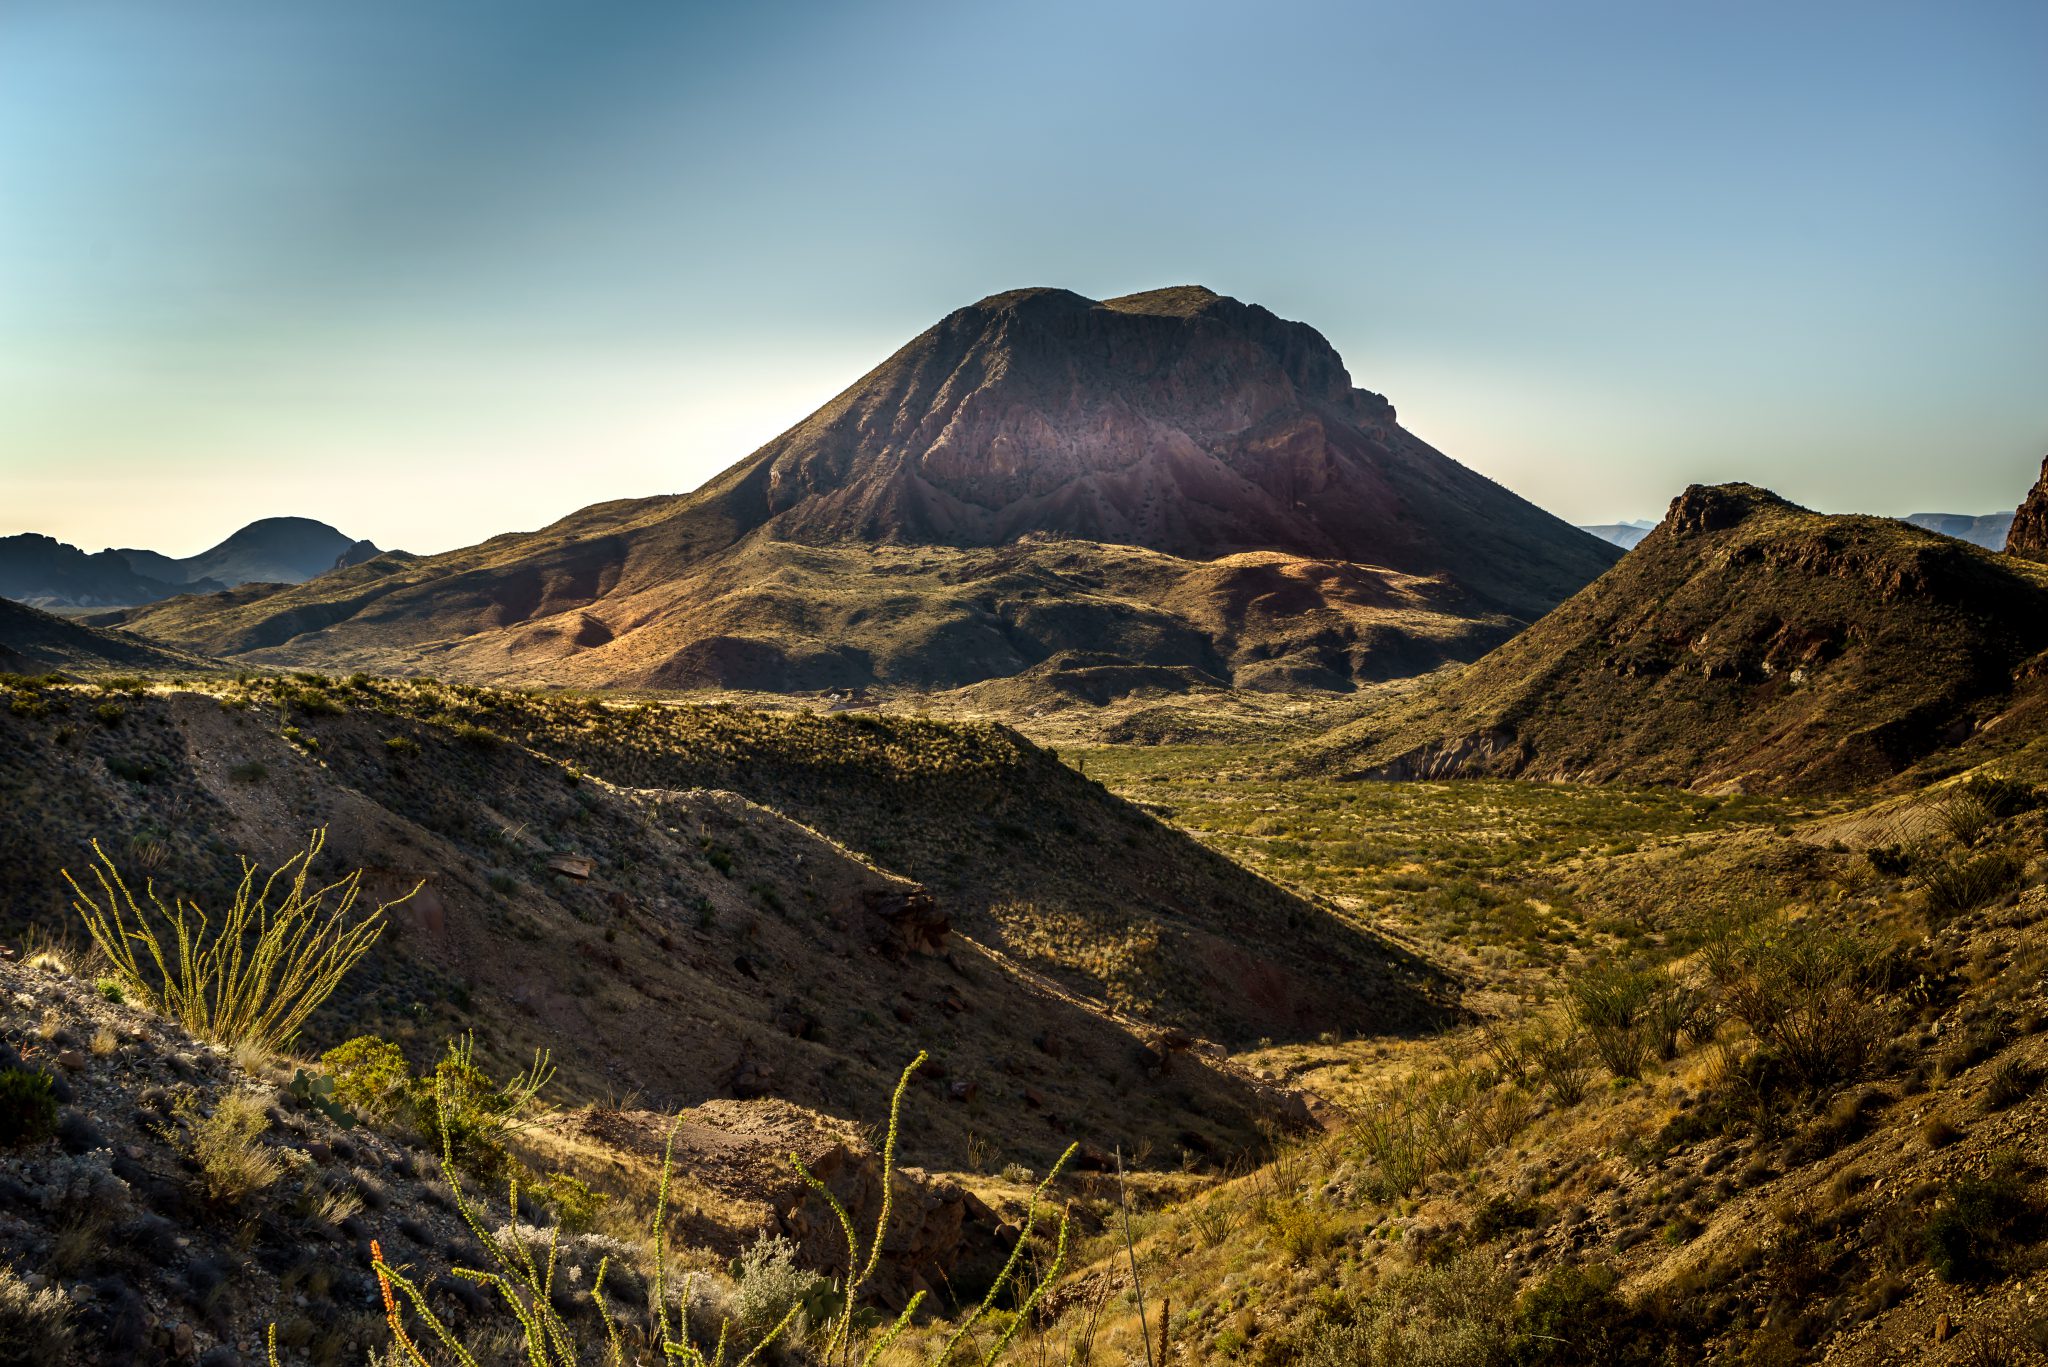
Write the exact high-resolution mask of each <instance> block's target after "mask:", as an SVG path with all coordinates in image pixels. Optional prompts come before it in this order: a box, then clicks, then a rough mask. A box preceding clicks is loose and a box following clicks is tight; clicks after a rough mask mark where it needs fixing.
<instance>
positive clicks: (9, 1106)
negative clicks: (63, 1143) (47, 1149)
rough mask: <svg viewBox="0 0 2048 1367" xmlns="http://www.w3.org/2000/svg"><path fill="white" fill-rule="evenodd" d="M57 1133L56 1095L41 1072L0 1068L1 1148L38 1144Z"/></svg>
mask: <svg viewBox="0 0 2048 1367" xmlns="http://www.w3.org/2000/svg"><path fill="white" fill-rule="evenodd" d="M56 1133H57V1096H56V1092H55V1091H54V1089H53V1086H52V1083H51V1080H50V1075H49V1074H48V1073H45V1072H43V1071H41V1070H40V1069H32V1068H0V1149H18V1148H22V1147H24V1146H26V1145H29V1144H40V1143H42V1142H43V1141H44V1140H46V1139H48V1138H50V1137H51V1136H52V1135H54V1134H56Z"/></svg>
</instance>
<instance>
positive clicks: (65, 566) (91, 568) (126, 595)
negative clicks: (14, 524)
mask: <svg viewBox="0 0 2048 1367" xmlns="http://www.w3.org/2000/svg"><path fill="white" fill-rule="evenodd" d="M220 587H222V585H219V584H215V583H211V582H208V583H206V584H203V585H200V586H198V591H200V592H205V591H208V590H212V589H218V588H220ZM193 591H194V590H193V589H191V588H188V587H187V586H186V582H185V580H184V579H183V578H182V577H170V576H167V575H155V574H152V573H151V572H150V571H148V570H147V569H140V568H138V567H137V566H136V565H135V564H134V563H133V562H132V561H131V560H130V559H129V558H128V557H127V556H126V555H124V554H123V553H122V552H120V551H100V552H99V553H97V554H88V553H86V552H85V551H82V550H80V549H79V548H78V547H76V546H72V545H69V544H67V543H65V542H62V541H58V540H56V539H54V538H52V537H47V536H43V535H40V534H38V533H36V532H22V533H20V534H19V535H17V536H4V537H0V598H8V599H12V600H14V601H15V602H17V603H27V604H29V605H30V606H32V607H40V608H96V607H121V606H124V605H127V604H131V603H151V602H155V601H156V600H158V599H160V598H169V597H171V596H172V595H173V594H179V593H189V592H193Z"/></svg>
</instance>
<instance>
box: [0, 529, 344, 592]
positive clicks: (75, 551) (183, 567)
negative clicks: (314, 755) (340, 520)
mask: <svg viewBox="0 0 2048 1367" xmlns="http://www.w3.org/2000/svg"><path fill="white" fill-rule="evenodd" d="M378 554H380V552H379V551H378V550H377V548H376V546H375V545H373V544H372V543H370V542H368V541H354V540H351V539H350V538H349V537H346V536H344V535H342V534H341V533H340V532H338V531H336V530H335V529H334V528H332V527H330V526H328V525H327V524H326V523H324V522H316V521H314V520H313V519H311V518H305V517H267V518H262V519H259V520H258V521H255V522H252V523H250V524H249V525H248V526H246V527H243V528H242V529H241V530H239V531H237V532H235V533H234V534H233V535H231V536H229V537H228V538H227V539H226V540H225V541H223V542H221V543H220V544H219V545H217V546H214V547H212V548H211V549H209V550H205V551H201V552H200V553H199V554H198V555H192V556H185V557H183V558H179V557H175V556H168V555H163V554H161V553H159V552H157V551H150V550H138V549H132V548H123V549H114V550H104V551H100V552H97V553H95V554H88V553H86V552H85V551H83V550H80V549H79V548H78V547H76V546H72V545H68V544H67V543H65V542H62V541H58V540H55V539H54V538H51V537H47V536H43V535H41V534H39V533H36V532H23V533H21V534H19V535H16V536H8V537H0V598H11V599H14V600H15V601H17V602H23V603H28V604H30V605H31V606H35V607H41V608H46V609H52V608H54V609H67V608H117V607H131V606H135V605H137V604H143V603H154V602H159V601H161V600H163V599H166V598H171V597H175V596H176V595H178V594H181V593H218V592H220V591H222V590H224V589H231V588H237V587H239V586H241V585H243V584H250V583H266V584H300V583H304V582H305V581H306V580H308V579H311V578H313V577H315V576H316V575H321V574H325V573H326V572H328V571H329V570H332V569H336V568H339V567H341V566H344V565H354V564H360V563H362V562H363V561H365V560H368V559H371V558H373V557H375V556H376V555H378Z"/></svg>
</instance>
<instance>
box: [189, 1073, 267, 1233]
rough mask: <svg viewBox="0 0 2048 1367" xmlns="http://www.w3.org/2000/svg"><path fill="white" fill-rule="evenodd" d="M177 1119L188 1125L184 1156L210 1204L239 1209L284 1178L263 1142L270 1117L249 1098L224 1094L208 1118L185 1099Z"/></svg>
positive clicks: (257, 1101)
mask: <svg viewBox="0 0 2048 1367" xmlns="http://www.w3.org/2000/svg"><path fill="white" fill-rule="evenodd" d="M176 1114H177V1115H178V1118H179V1119H181V1120H183V1121H184V1122H185V1125H186V1139H185V1147H186V1153H187V1156H188V1157H190V1158H191V1159H192V1161H193V1162H194V1163H196V1164H197V1165H198V1167H199V1176H200V1183H201V1185H202V1187H203V1188H204V1190H205V1193H206V1199H207V1200H208V1201H210V1202H212V1203H213V1204H214V1205H216V1206H221V1207H227V1208H233V1207H236V1206H240V1205H241V1204H242V1203H243V1202H244V1201H246V1200H248V1199H249V1198H250V1197H251V1196H254V1195H255V1194H256V1193H257V1192H259V1191H263V1190H265V1189H266V1188H268V1187H270V1186H271V1185H272V1184H273V1183H275V1182H276V1181H277V1179H278V1178H279V1177H281V1176H283V1175H284V1167H283V1164H282V1163H280V1162H279V1161H278V1157H277V1155H276V1154H274V1153H272V1152H271V1150H270V1148H269V1147H268V1146H267V1145H265V1144H264V1143H263V1135H264V1133H265V1132H266V1131H268V1130H269V1128H270V1118H269V1116H268V1115H266V1114H265V1107H264V1104H263V1102H262V1100H261V1099H260V1098H258V1097H257V1096H255V1095H254V1094H253V1093H249V1092H229V1093H227V1094H226V1095H225V1096H223V1097H221V1098H220V1100H219V1102H218V1103H216V1104H215V1106H214V1108H213V1113H212V1114H211V1115H204V1114H202V1113H201V1112H200V1110H199V1104H198V1101H197V1099H196V1098H194V1097H190V1096H188V1097H186V1098H185V1099H184V1101H183V1102H182V1104H181V1105H180V1106H179V1107H178V1108H177V1110H176Z"/></svg>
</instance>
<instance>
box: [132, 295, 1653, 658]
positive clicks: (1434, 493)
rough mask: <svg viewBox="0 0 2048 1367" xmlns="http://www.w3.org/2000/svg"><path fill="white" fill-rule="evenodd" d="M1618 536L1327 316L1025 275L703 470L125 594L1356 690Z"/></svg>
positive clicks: (443, 654) (428, 646)
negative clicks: (1359, 365) (1425, 408)
mask: <svg viewBox="0 0 2048 1367" xmlns="http://www.w3.org/2000/svg"><path fill="white" fill-rule="evenodd" d="M1619 554H1620V551H1619V550H1618V549H1617V548H1615V547H1613V546H1610V545H1608V544H1606V543H1604V542H1602V541H1600V540H1598V539H1596V538H1594V537H1591V536H1588V535H1586V534H1585V533H1583V532H1581V531H1579V530H1577V529H1575V528H1573V527H1571V526H1570V525H1568V524H1566V523H1564V522H1563V521H1561V520H1559V519H1558V518H1555V517H1552V516H1551V515H1550V514H1548V513H1546V512H1544V511H1543V510H1542V509H1540V508H1537V507H1535V506H1534V505H1532V504H1530V503H1529V502H1527V501H1526V500H1524V499H1522V498H1519V497H1517V496H1516V495H1515V494H1513V493H1511V492H1509V491H1508V490H1506V489H1504V488H1502V487H1501V486H1500V485H1498V484H1495V483H1494V482H1493V481H1491V480H1488V479H1486V478H1484V477H1483V476H1481V475H1478V474H1476V473H1474V472H1473V471H1471V470H1469V469H1467V468H1465V467H1464V466H1462V465H1460V464H1458V463H1457V462H1456V461H1454V460H1452V459H1451V458H1449V457H1448V456H1445V455H1444V454H1442V453H1441V452H1438V451H1436V450H1435V449H1433V448H1432V447H1430V446H1429V445H1428V444H1427V443H1425V442H1423V441H1421V440H1420V439H1418V438H1417V437H1415V436H1414V435H1412V434H1411V433H1409V432H1407V431H1406V430H1404V429H1403V428H1402V427H1401V426H1400V425H1399V424H1398V422H1397V421H1396V419H1395V413H1394V408H1393V405H1392V404H1390V403H1389V402H1388V401H1387V400H1386V399H1385V398H1383V397H1381V396H1380V395H1378V394H1374V393H1371V392H1369V391H1367V390H1364V389H1360V388H1358V387H1356V386H1354V385H1353V383H1352V381H1351V377H1350V375H1349V374H1348V373H1347V372H1346V370H1345V368H1344V364H1343V361H1342V360H1341V358H1339V356H1338V355H1337V353H1336V351H1335V350H1334V349H1333V348H1332V347H1331V346H1330V344H1329V342H1328V341H1327V340H1325V339H1324V338H1323V336H1322V335H1321V334H1320V333H1318V332H1317V331H1316V330H1315V329H1313V328H1311V327H1309V326H1307V325H1306V324H1303V323H1297V322H1290V321H1287V320H1285V319H1282V318H1279V317H1276V316H1275V315H1274V314H1272V313H1270V312H1268V311H1267V310H1266V309H1263V308H1260V307H1258V306H1257V305H1252V304H1243V303H1240V302H1238V301H1237V300H1235V299H1230V298H1227V297H1225V296H1222V295H1219V294H1216V293H1215V292H1213V291H1211V290H1207V289H1203V288H1201V287H1198V286H1179V287H1175V288H1170V289H1163V290H1154V291H1151V292H1148V293H1144V294H1134V295H1126V296H1123V297H1120V298H1115V299H1107V300H1099V301H1098V300H1093V299H1087V298H1083V297H1082V296H1081V295H1078V294H1075V293H1073V292H1071V291H1068V290H1060V289H1024V290H1012V291H1009V292H1007V293H1003V294H997V295H992V296H990V297H989V298H987V299H983V300H981V301H980V302H978V303H975V304H972V305H969V306H968V307H966V308H962V309H957V310H955V311H954V312H952V313H950V314H948V315H946V317H944V318H943V319H941V320H939V322H938V323H936V324H935V325H934V326H932V327H931V328H929V329H927V330H926V331H925V332H923V333H922V334H920V335H919V336H917V337H916V338H914V339H912V340H911V341H910V342H909V343H908V344H906V345H905V346H904V347H902V348H901V349H900V350H898V351H897V352H896V353H895V354H894V355H893V356H891V357H889V358H888V359H887V360H885V361H883V362H882V363H881V364H880V365H879V366H877V367H876V368H875V369H874V370H872V371H871V372H869V373H868V374H867V375H865V376H863V377H862V378H861V379H860V380H858V381H857V382H855V383H854V384H853V385H852V386H851V387H850V388H849V389H847V390H846V391H845V392H844V393H842V394H840V395H839V396H838V397H836V398H834V399H833V400H831V401H830V402H829V403H827V404H825V406H824V407H822V408H820V409H819V410H818V411H817V412H815V413H813V414H812V415H811V416H810V417H808V418H806V419H805V420H804V421H803V422H801V423H798V424H797V425H796V426H795V427H793V428H791V429H790V430H789V431H787V432H785V433H783V434H782V435H781V436H779V437H777V438H775V439H774V440H773V441H771V442H769V443H768V444H767V445H766V446H763V447H762V448H761V449H760V450H758V451H756V452H755V453H754V454H753V455H751V456H749V457H747V458H746V459H745V460H743V461H741V462H740V463H738V464H737V465H734V466H733V467H731V468H730V469H728V470H726V471H725V472H724V473H722V474H720V475H719V476H717V477H716V478H714V479H712V480H711V481H710V482H709V483H707V484H706V485H704V487H703V488H701V489H699V490H697V491H696V492H695V493H692V494H688V495H684V496H678V497H671V498H655V499H637V500H622V501H618V502H612V503H601V504H597V505H594V506H592V507H589V508H585V509H583V510H582V511H580V512H577V513H574V514H571V515H570V516H568V517H566V518H564V519H562V520H561V521H560V522H557V523H555V524H554V525H553V526H550V527H546V528H543V529H542V530H540V531H538V532H532V533H524V534H516V535H507V536H499V537H494V538H492V539H491V540H489V541H486V542H484V543H482V544H481V545H478V546H473V547H469V548H467V549H464V550H459V551H452V552H449V553H446V554H443V555H437V556H431V557H426V558H423V559H419V560H413V561H407V562H395V561H394V560H393V559H392V558H391V557H389V556H386V557H380V558H378V559H376V560H373V561H369V562H366V563H364V564H360V565H355V566H352V567H349V568H346V569H342V570H339V571H337V572H335V573H334V574H332V575H330V576H327V577H325V578H322V579H320V580H317V581H314V582H312V583H309V584H303V585H300V586H298V587H296V588H289V589H285V590H282V591H278V592H274V593H260V594H259V593H251V592H249V591H247V590H239V591H236V592H234V593H230V594H228V595H225V596H217V597H212V598H197V599H181V600H178V601H177V602H175V603H169V604H165V605H163V606H161V607H159V608H154V609H146V610H143V611H140V612H137V613H134V614H132V615H131V617H130V619H129V624H130V625H132V626H133V627H135V628H136V629H137V630H140V631H143V632H146V633H149V634H151V635H154V636H157V637H160V638H162V639H165V640H170V641H174V642H177V643H180V644H182V645H184V646H186V647H188V648H193V649H200V650H204V651H207V652H209V653H219V654H222V655H226V656H232V657H235V658H236V659H238V660H240V661H243V662H246V663H251V664H264V665H270V664H276V665H286V664H290V665H299V666H306V667H323V668H334V667H346V668H349V669H380V670H387V671H407V670H415V671H418V672H422V673H431V674H435V675H438V676H441V677H447V678H462V679H467V680H470V681H490V682H505V683H566V684H577V685H581V686H607V685H619V686H633V687H662V688H697V687H708V688H736V687H738V688H749V689H768V690H818V691H823V690H842V691H843V690H845V689H848V688H859V687H874V686H889V687H911V688H921V689H934V688H939V689H943V688H954V687H963V686H968V685H973V684H977V683H979V682H982V681H985V680H991V679H1008V678H1013V677H1018V676H1021V675H1024V674H1025V673H1026V672H1027V671H1031V670H1033V669H1034V668H1035V667H1037V666H1040V665H1043V664H1044V663H1045V662H1047V661H1050V660H1053V659H1054V658H1056V657H1060V656H1063V655H1075V656H1086V657H1088V658H1091V659H1098V660H1102V659H1107V660H1114V661H1117V662H1120V663H1121V664H1124V665H1130V666H1135V667H1138V672H1137V673H1124V674H1119V673H1118V672H1117V671H1116V669H1115V668H1113V667H1110V666H1103V667H1102V670H1103V672H1099V673H1097V674H1095V675H1093V676H1092V678H1093V680H1094V681H1095V682H1098V683H1101V684H1103V686H1105V687H1106V686H1111V684H1110V681H1113V680H1115V679H1118V678H1128V679H1138V678H1144V677H1157V676H1156V675H1155V674H1152V673H1148V671H1156V670H1160V669H1163V670H1167V671H1186V672H1191V674H1192V676H1199V678H1201V679H1203V680H1206V681H1209V682H1212V683H1220V684H1229V685H1235V686H1238V687H1254V688H1265V689H1299V688H1317V689H1332V688H1333V689H1349V688H1352V687H1354V686H1356V685H1357V684H1359V683H1360V682H1363V681H1368V680H1374V679H1383V678H1389V677H1395V676H1405V675H1408V674H1413V673H1416V672H1418V671H1422V670H1428V669H1432V668H1435V667H1436V666H1438V665H1440V664H1443V663H1444V662H1446V661H1457V660H1469V659H1472V658H1474V657H1476V656H1477V655H1478V654H1480V653H1481V652H1483V651H1484V650H1485V649H1486V648H1487V647H1489V646H1491V645H1494V644H1497V643H1498V642H1500V641H1502V640H1505V639H1506V638H1507V637H1509V636H1510V635H1512V634H1514V632H1516V631H1518V630H1520V629H1521V628H1522V627H1523V626H1524V625H1526V624H1527V623H1529V622H1531V621H1534V620H1535V619H1536V618H1537V617H1539V616H1541V615H1542V614H1543V613H1544V612H1546V611H1548V610H1549V609H1550V608H1551V607H1553V606H1554V605H1555V604H1556V603H1558V602H1559V601H1561V600H1562V599H1564V598H1565V597H1567V596H1569V595H1570V594H1572V593H1574V592H1576V591H1577V590H1578V589H1579V588H1580V587H1582V586H1583V585H1585V584H1586V583H1587V582H1589V581H1590V580H1592V579H1593V578H1594V577H1595V576H1597V575H1598V574H1600V573H1601V571H1603V570H1604V569H1606V568H1607V567H1608V566H1609V565H1610V564H1612V563H1613V561H1614V560H1615V558H1616V557H1617V556H1618V555H1619ZM1174 677H1182V675H1181V674H1175V675H1174Z"/></svg>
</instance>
